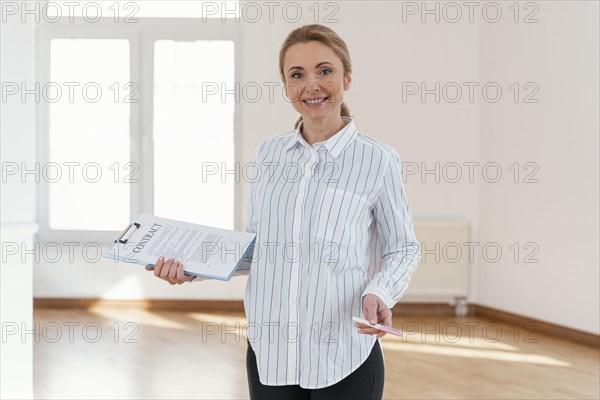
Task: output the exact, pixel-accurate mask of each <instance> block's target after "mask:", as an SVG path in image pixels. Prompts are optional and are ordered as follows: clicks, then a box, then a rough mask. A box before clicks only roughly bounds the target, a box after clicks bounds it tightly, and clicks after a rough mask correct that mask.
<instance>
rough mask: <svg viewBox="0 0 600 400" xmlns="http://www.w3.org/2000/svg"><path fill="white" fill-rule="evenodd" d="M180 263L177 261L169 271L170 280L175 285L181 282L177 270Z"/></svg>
mask: <svg viewBox="0 0 600 400" xmlns="http://www.w3.org/2000/svg"><path fill="white" fill-rule="evenodd" d="M179 264H180V263H179V261H175V262H174V263H173V265H171V268H170V269H169V275H168V276H169V280H170V281H171V282H173V283H177V284H178V283H179V280H178V279H177V269H178V268H179Z"/></svg>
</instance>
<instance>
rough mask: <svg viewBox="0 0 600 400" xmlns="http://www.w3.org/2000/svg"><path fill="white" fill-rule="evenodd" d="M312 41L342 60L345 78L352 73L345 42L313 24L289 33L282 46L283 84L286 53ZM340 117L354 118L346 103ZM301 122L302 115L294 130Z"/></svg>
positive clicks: (280, 56) (280, 65) (280, 68)
mask: <svg viewBox="0 0 600 400" xmlns="http://www.w3.org/2000/svg"><path fill="white" fill-rule="evenodd" d="M311 41H317V42H321V43H323V44H324V45H326V46H327V47H329V48H330V49H331V50H333V51H334V52H335V54H336V55H337V56H338V57H339V58H340V60H342V65H343V66H344V76H345V75H346V74H349V73H351V72H352V64H351V62H350V52H349V51H348V46H346V43H345V42H344V40H343V39H342V38H341V37H340V36H339V35H338V34H337V33H335V32H334V31H333V30H332V29H331V28H328V27H326V26H324V25H319V24H311V25H304V26H301V27H300V28H297V29H294V30H293V31H292V32H290V33H289V35H288V36H287V38H286V39H285V41H284V42H283V44H282V45H281V50H280V51H279V73H280V74H281V81H282V82H285V73H284V71H283V60H284V58H285V53H286V52H287V51H288V49H289V48H290V47H291V46H293V45H295V44H297V43H306V42H311ZM340 115H341V116H343V117H352V115H350V109H349V108H348V106H347V105H346V103H344V102H342V106H341V109H340ZM300 121H302V115H300V116H299V117H298V119H297V120H296V123H295V124H294V129H296V128H297V127H298V125H299V124H300Z"/></svg>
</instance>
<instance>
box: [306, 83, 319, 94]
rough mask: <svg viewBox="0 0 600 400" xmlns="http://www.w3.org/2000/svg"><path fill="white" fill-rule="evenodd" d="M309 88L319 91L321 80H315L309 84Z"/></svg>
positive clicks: (309, 89)
mask: <svg viewBox="0 0 600 400" xmlns="http://www.w3.org/2000/svg"><path fill="white" fill-rule="evenodd" d="M307 90H308V91H314V92H318V91H319V82H317V81H314V82H313V83H311V84H309V85H308V88H307Z"/></svg>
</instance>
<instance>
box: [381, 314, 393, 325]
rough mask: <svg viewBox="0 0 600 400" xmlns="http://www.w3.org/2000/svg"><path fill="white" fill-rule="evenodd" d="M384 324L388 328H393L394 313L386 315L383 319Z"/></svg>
mask: <svg viewBox="0 0 600 400" xmlns="http://www.w3.org/2000/svg"><path fill="white" fill-rule="evenodd" d="M383 324H384V325H387V326H392V311H391V310H390V312H387V313H385V316H384V317H383Z"/></svg>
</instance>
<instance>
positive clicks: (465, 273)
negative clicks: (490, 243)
mask: <svg viewBox="0 0 600 400" xmlns="http://www.w3.org/2000/svg"><path fill="white" fill-rule="evenodd" d="M414 223H415V235H416V236H417V241H418V242H419V244H420V245H421V261H420V262H419V265H418V267H417V269H416V270H415V272H414V274H413V276H412V281H411V283H410V286H409V287H408V289H407V290H406V293H405V294H404V297H403V298H402V299H403V300H404V301H407V302H415V301H419V302H446V301H447V302H449V303H450V304H453V305H455V307H456V314H457V315H464V313H465V312H466V307H465V306H466V298H467V297H468V295H469V288H470V258H471V257H470V256H469V253H470V251H471V252H474V251H477V250H479V248H478V247H474V246H470V245H469V242H470V229H469V224H468V223H466V222H450V221H415V222H414ZM473 249H474V250H473ZM473 254H474V253H473Z"/></svg>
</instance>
